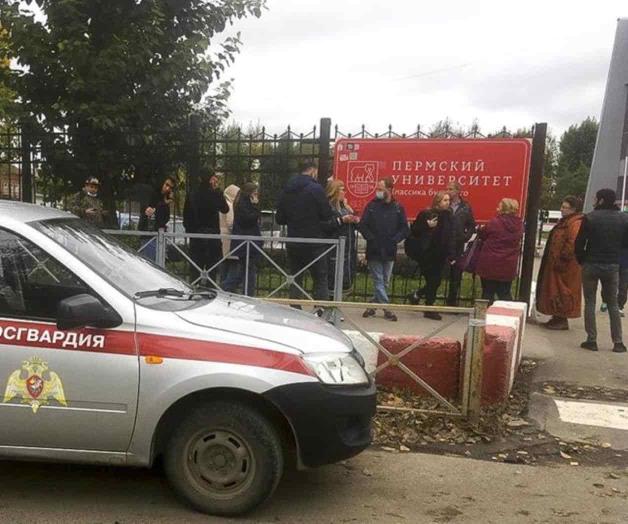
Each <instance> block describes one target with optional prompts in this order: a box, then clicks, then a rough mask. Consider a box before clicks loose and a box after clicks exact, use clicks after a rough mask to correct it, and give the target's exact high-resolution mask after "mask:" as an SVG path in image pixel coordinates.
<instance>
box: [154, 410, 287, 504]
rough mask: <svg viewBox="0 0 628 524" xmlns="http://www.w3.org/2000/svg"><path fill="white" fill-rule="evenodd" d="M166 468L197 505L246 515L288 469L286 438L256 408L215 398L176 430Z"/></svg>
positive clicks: (180, 492) (180, 490)
mask: <svg viewBox="0 0 628 524" xmlns="http://www.w3.org/2000/svg"><path fill="white" fill-rule="evenodd" d="M165 469H166V474H167V476H168V479H169V481H170V483H171V484H172V486H173V488H174V490H175V492H176V493H177V494H178V495H179V496H180V497H182V498H183V499H184V500H185V501H187V502H188V503H189V504H190V505H192V506H193V507H194V508H196V509H197V510H199V511H202V512H204V513H209V514H212V515H224V516H233V515H241V514H243V513H246V512H247V511H250V510H252V509H253V508H255V507H256V506H258V505H259V504H261V503H262V502H264V500H266V499H267V498H268V497H270V495H271V494H272V493H273V491H275V488H276V487H277V484H278V483H279V480H280V479H281V475H282V473H283V453H282V448H281V440H280V438H279V436H278V435H277V432H276V430H275V428H274V427H273V426H272V424H271V423H270V422H269V421H268V420H267V419H266V418H265V417H264V416H263V415H261V414H260V413H258V412H257V411H256V410H254V409H252V408H250V407H248V406H246V405H243V404H239V403H230V402H211V403H207V404H204V405H202V406H199V407H198V408H196V409H194V410H192V411H191V413H190V414H189V415H188V416H187V417H186V418H185V419H184V421H183V422H182V424H181V425H180V426H179V427H178V428H177V429H176V430H175V431H174V434H173V436H172V438H171V439H170V442H169V443H168V446H167V451H166V454H165Z"/></svg>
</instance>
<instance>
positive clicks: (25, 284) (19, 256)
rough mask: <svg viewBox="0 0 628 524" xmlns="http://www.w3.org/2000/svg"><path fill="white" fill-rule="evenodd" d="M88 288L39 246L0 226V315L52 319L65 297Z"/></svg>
mask: <svg viewBox="0 0 628 524" xmlns="http://www.w3.org/2000/svg"><path fill="white" fill-rule="evenodd" d="M81 293H90V294H94V293H91V292H90V290H89V287H88V286H87V285H86V284H85V283H84V282H83V281H82V280H81V279H80V278H78V277H77V276H76V275H74V274H73V273H72V272H71V271H70V270H69V269H68V268H66V267H65V266H64V265H63V264H61V263H59V262H58V261H57V260H55V259H54V258H52V257H50V256H49V255H48V254H47V253H46V252H44V251H43V250H42V249H40V248H39V247H38V246H36V245H35V244H33V243H32V242H30V241H29V240H26V239H25V238H22V237H20V236H18V235H15V234H14V233H11V232H9V231H6V230H4V229H0V314H2V315H4V316H11V317H20V318H37V319H46V320H55V319H56V317H57V305H58V304H59V302H60V301H61V300H63V299H64V298H68V297H71V296H74V295H79V294H81Z"/></svg>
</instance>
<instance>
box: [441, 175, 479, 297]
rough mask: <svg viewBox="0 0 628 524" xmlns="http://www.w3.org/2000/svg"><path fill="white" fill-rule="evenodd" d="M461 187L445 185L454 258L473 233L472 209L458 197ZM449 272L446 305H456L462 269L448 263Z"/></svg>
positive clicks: (453, 184) (457, 256) (452, 184)
mask: <svg viewBox="0 0 628 524" xmlns="http://www.w3.org/2000/svg"><path fill="white" fill-rule="evenodd" d="M461 190H462V187H461V186H460V184H459V183H458V182H450V183H449V185H448V186H447V192H448V193H449V198H450V209H451V212H452V215H453V227H454V237H455V242H456V249H455V253H454V257H455V259H458V258H460V256H461V255H462V253H463V252H464V246H465V244H466V243H467V242H468V241H469V240H471V237H472V236H473V233H475V218H474V217H473V210H472V209H471V206H470V205H469V203H468V202H466V201H465V200H463V199H462V198H460V191H461ZM449 267H450V273H449V292H448V293H447V305H448V306H457V305H458V298H459V297H458V294H459V292H460V282H461V281H462V270H460V269H459V268H458V267H457V265H456V264H453V265H450V266H449Z"/></svg>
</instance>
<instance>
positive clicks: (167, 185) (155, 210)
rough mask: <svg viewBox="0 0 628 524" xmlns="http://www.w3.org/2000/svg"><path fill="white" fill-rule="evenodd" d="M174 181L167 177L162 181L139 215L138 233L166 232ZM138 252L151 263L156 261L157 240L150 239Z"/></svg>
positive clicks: (172, 200) (172, 199)
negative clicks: (161, 230)
mask: <svg viewBox="0 0 628 524" xmlns="http://www.w3.org/2000/svg"><path fill="white" fill-rule="evenodd" d="M175 184H176V182H175V180H174V178H173V177H171V176H168V177H166V178H165V179H164V181H163V183H162V184H161V187H160V188H159V190H157V191H155V192H154V194H153V195H152V197H151V199H150V201H149V202H148V206H147V207H146V209H144V212H143V213H142V214H141V215H140V220H139V223H138V225H137V226H138V227H137V229H138V230H140V231H154V232H157V231H159V230H160V229H163V230H167V229H168V222H170V206H171V205H172V204H173V202H174V198H173V193H174V188H175ZM140 252H141V253H142V254H143V255H144V256H145V257H146V258H148V259H149V260H152V261H153V262H155V261H156V259H157V239H156V238H155V237H152V238H151V239H150V240H149V241H148V242H147V243H146V244H145V245H144V246H143V248H142V249H141V250H140Z"/></svg>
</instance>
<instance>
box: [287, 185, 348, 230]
mask: <svg viewBox="0 0 628 524" xmlns="http://www.w3.org/2000/svg"><path fill="white" fill-rule="evenodd" d="M276 220H277V223H278V224H280V225H287V226H288V236H289V237H291V238H327V237H329V236H332V235H333V234H334V233H335V232H336V231H337V230H338V228H339V227H340V225H341V222H340V221H339V219H338V217H336V216H334V213H333V210H332V208H331V205H330V204H329V201H328V200H327V197H326V196H325V191H324V190H323V187H322V186H321V185H320V184H319V183H318V182H317V181H316V180H314V179H313V178H312V177H310V176H307V175H296V176H293V177H292V178H291V179H290V180H289V181H288V184H287V185H286V188H285V190H284V192H283V193H282V195H281V197H280V198H279V202H278V204H277V215H276Z"/></svg>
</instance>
